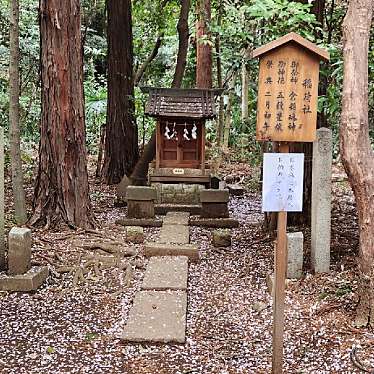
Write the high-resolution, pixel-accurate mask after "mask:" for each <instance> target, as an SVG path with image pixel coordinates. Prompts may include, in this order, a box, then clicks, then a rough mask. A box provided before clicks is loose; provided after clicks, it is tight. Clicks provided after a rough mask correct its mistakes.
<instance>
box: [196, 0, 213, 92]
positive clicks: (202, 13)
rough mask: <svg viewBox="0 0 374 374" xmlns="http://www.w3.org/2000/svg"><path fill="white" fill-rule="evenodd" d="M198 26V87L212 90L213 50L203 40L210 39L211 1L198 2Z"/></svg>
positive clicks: (201, 0) (202, 0)
mask: <svg viewBox="0 0 374 374" xmlns="http://www.w3.org/2000/svg"><path fill="white" fill-rule="evenodd" d="M197 15H198V21H197V24H196V87H197V88H212V50H211V46H210V44H208V43H205V42H204V41H203V40H202V39H204V38H208V39H209V38H210V31H209V27H210V19H211V7H210V0H198V1H197Z"/></svg>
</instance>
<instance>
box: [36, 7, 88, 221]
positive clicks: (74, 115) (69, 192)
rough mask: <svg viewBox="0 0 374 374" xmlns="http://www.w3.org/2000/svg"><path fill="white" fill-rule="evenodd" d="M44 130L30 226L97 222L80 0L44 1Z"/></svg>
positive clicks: (42, 95)
mask: <svg viewBox="0 0 374 374" xmlns="http://www.w3.org/2000/svg"><path fill="white" fill-rule="evenodd" d="M40 34H41V81H42V89H41V97H42V108H41V109H42V111H41V129H40V131H41V134H40V148H39V169H38V175H37V179H36V185H35V192H34V194H35V195H34V202H33V205H34V213H33V216H32V217H31V219H30V223H31V224H38V223H42V224H45V225H46V226H47V227H49V226H53V225H57V224H58V223H60V222H66V223H67V224H68V225H70V226H73V227H76V226H80V227H89V226H92V225H93V221H94V219H93V215H92V211H91V202H90V198H89V188H88V176H87V164H86V147H85V121H84V97H83V59H82V44H81V20H80V5H79V0H41V1H40Z"/></svg>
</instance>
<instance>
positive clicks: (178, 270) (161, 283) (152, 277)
mask: <svg viewBox="0 0 374 374" xmlns="http://www.w3.org/2000/svg"><path fill="white" fill-rule="evenodd" d="M187 278H188V258H187V257H186V256H177V257H172V256H166V257H152V258H151V259H150V260H149V263H148V266H147V270H146V271H145V274H144V279H143V284H142V289H143V290H186V289H187Z"/></svg>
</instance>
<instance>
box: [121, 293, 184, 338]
mask: <svg viewBox="0 0 374 374" xmlns="http://www.w3.org/2000/svg"><path fill="white" fill-rule="evenodd" d="M186 312H187V294H186V292H185V291H140V292H138V293H137V294H136V295H135V299H134V304H133V306H132V308H131V310H130V314H129V318H128V321H127V325H126V326H125V328H124V331H123V334H122V335H121V336H120V339H122V340H126V341H131V342H152V343H157V342H160V343H169V342H175V343H184V342H185V339H186Z"/></svg>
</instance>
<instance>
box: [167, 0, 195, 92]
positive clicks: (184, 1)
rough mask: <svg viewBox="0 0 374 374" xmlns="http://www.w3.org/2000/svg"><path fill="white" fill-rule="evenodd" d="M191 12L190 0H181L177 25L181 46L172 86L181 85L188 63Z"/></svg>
mask: <svg viewBox="0 0 374 374" xmlns="http://www.w3.org/2000/svg"><path fill="white" fill-rule="evenodd" d="M189 12H190V0H181V11H180V15H179V21H178V25H177V29H178V35H179V47H178V57H177V65H176V67H175V72H174V78H173V82H172V84H171V86H172V87H181V85H182V79H183V75H184V70H185V69H186V64H187V52H188V38H189V32H188V14H189Z"/></svg>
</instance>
